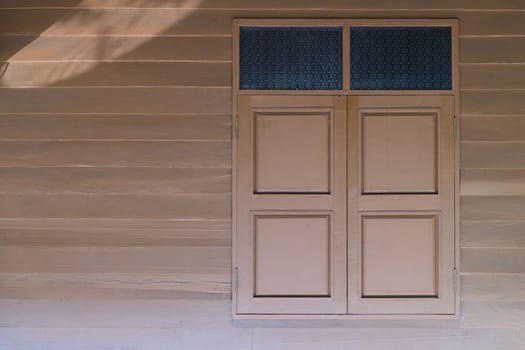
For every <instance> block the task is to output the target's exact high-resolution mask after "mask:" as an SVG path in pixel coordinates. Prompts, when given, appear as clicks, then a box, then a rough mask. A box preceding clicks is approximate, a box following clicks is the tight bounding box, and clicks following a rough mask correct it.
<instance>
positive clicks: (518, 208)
mask: <svg viewBox="0 0 525 350" xmlns="http://www.w3.org/2000/svg"><path fill="white" fill-rule="evenodd" d="M524 207H525V196H462V197H461V219H462V220H525V211H524V210H523V208H524Z"/></svg>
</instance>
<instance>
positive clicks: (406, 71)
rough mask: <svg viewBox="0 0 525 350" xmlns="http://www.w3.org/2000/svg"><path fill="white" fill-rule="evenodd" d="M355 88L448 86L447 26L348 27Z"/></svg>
mask: <svg viewBox="0 0 525 350" xmlns="http://www.w3.org/2000/svg"><path fill="white" fill-rule="evenodd" d="M350 86H351V89H354V90H451V89H452V45H451V28H450V27H353V26H352V27H351V28H350Z"/></svg>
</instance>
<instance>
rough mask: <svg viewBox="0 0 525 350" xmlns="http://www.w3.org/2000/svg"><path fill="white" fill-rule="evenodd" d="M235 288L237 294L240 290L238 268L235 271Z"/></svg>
mask: <svg viewBox="0 0 525 350" xmlns="http://www.w3.org/2000/svg"><path fill="white" fill-rule="evenodd" d="M233 288H235V291H236V292H237V290H238V289H239V269H238V268H237V267H236V268H234V269H233Z"/></svg>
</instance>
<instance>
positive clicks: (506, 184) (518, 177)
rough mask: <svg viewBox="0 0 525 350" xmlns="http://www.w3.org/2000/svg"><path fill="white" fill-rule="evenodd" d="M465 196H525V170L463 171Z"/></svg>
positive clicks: (462, 190)
mask: <svg viewBox="0 0 525 350" xmlns="http://www.w3.org/2000/svg"><path fill="white" fill-rule="evenodd" d="M460 187H461V194H462V195H465V196H476V195H482V196H505V195H506V196H513V195H515V196H525V169H482V170H479V169H463V170H462V171H461V186H460Z"/></svg>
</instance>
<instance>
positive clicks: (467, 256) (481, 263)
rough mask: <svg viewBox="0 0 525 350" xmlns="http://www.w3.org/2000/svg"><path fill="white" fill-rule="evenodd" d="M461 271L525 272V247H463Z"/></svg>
mask: <svg viewBox="0 0 525 350" xmlns="http://www.w3.org/2000/svg"><path fill="white" fill-rule="evenodd" d="M461 272H468V273H514V274H515V273H517V274H524V273H525V249H523V248H515V247H506V248H492V247H491V248H462V249H461Z"/></svg>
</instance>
